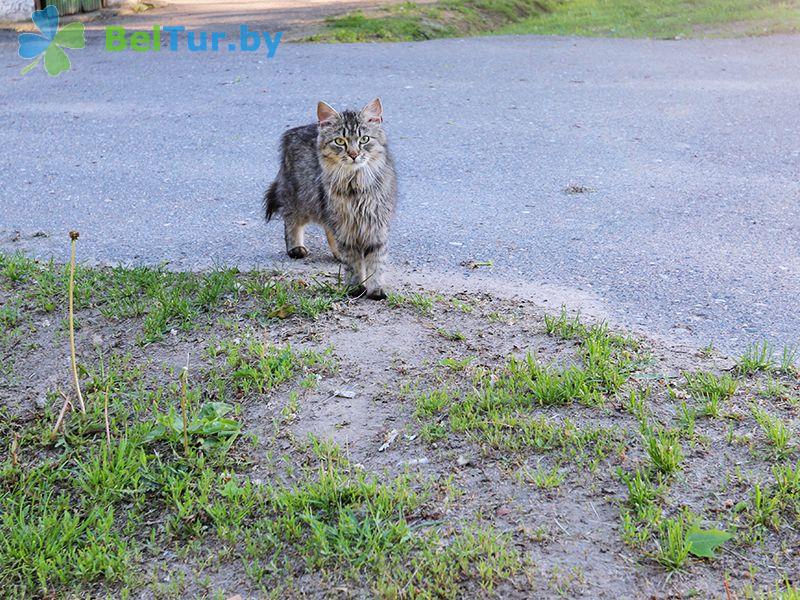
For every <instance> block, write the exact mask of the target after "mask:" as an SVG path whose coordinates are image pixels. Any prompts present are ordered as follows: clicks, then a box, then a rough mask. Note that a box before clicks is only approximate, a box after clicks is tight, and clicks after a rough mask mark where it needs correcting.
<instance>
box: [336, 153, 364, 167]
mask: <svg viewBox="0 0 800 600" xmlns="http://www.w3.org/2000/svg"><path fill="white" fill-rule="evenodd" d="M367 160H369V159H368V158H367V157H366V156H364V155H363V154H359V155H358V156H356V157H355V158H350V157H349V156H346V157H345V158H344V159H343V160H342V162H344V164H346V165H348V166H351V167H353V168H354V169H357V168H359V167H363V166H364V165H365V164H367Z"/></svg>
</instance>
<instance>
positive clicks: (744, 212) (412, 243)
mask: <svg viewBox="0 0 800 600" xmlns="http://www.w3.org/2000/svg"><path fill="white" fill-rule="evenodd" d="M70 56H71V57H72V59H73V70H72V71H69V72H67V73H65V74H63V75H61V76H60V77H58V78H49V77H47V76H46V75H45V74H44V72H43V71H42V70H41V68H40V69H37V70H35V71H33V72H31V73H29V74H28V75H26V76H24V77H21V76H19V71H20V69H21V68H22V66H24V62H23V61H22V60H21V59H19V58H18V57H17V56H16V36H13V35H11V34H10V33H2V34H0V81H1V82H2V83H0V141H2V144H0V181H2V186H0V250H3V251H13V250H14V249H22V250H25V251H27V252H30V253H33V254H35V255H38V256H45V257H47V256H55V257H56V258H57V259H59V260H64V259H66V252H67V244H66V241H65V240H66V237H65V236H66V232H67V231H68V230H69V229H79V230H80V231H81V239H82V242H81V253H82V256H83V257H84V258H89V259H91V260H95V261H100V262H124V263H159V262H162V261H170V264H171V265H172V266H174V267H191V268H196V267H204V266H208V265H209V264H211V263H212V262H218V263H224V264H235V265H239V266H242V267H252V266H269V265H272V264H275V263H276V262H280V263H283V260H284V256H283V248H282V235H281V225H280V223H271V224H270V225H265V224H264V223H263V222H262V219H261V209H260V198H261V193H262V190H263V189H264V187H265V186H266V185H267V184H268V182H269V181H270V179H271V178H272V177H273V175H274V174H275V170H276V164H277V154H276V153H277V139H278V136H279V134H280V133H281V132H282V131H283V130H284V129H285V128H287V127H289V126H294V125H298V124H301V123H305V122H309V121H310V120H311V119H312V115H313V112H314V106H315V104H316V101H317V100H318V99H325V100H326V101H328V102H330V103H331V104H333V105H334V106H341V105H342V104H347V105H355V106H358V105H361V104H363V103H365V102H366V101H367V100H369V99H370V98H371V97H373V96H374V95H377V94H380V95H381V96H382V98H383V102H384V107H385V111H386V127H387V129H388V130H389V133H390V137H391V140H392V143H393V147H394V151H395V154H396V157H397V162H398V166H399V172H400V180H401V202H400V207H399V212H398V215H397V219H396V223H395V228H394V232H393V242H392V256H393V262H394V264H395V265H396V267H397V268H398V269H399V270H401V271H402V270H409V271H411V270H412V269H422V270H426V271H429V272H441V273H444V274H447V275H448V276H457V277H465V278H469V277H473V276H474V273H475V271H471V270H469V269H467V268H465V267H463V266H462V265H461V263H462V262H464V261H469V260H478V261H484V260H491V261H493V267H492V268H491V269H490V270H486V269H481V270H480V272H481V273H482V274H483V275H488V276H490V277H492V278H495V279H497V280H499V281H501V282H502V283H503V284H504V285H507V286H508V287H509V288H512V289H513V287H514V286H515V285H518V284H523V283H529V282H535V283H545V284H556V285H559V286H563V287H566V288H569V289H575V290H581V293H584V294H585V293H589V294H592V295H594V296H596V297H599V298H600V299H602V301H603V302H604V303H605V305H606V307H607V309H608V310H609V312H610V313H611V314H612V315H613V316H614V317H615V318H616V319H618V320H620V321H622V322H624V323H628V324H630V325H633V326H636V327H640V328H644V329H647V330H650V331H652V332H653V333H655V334H660V335H665V336H676V337H682V338H688V339H689V340H690V341H691V342H692V343H694V344H696V345H697V346H703V345H705V344H707V343H709V342H712V341H713V342H714V343H715V344H716V345H717V346H718V347H721V348H724V349H726V350H729V351H736V350H738V349H741V348H742V347H743V346H744V345H746V344H747V343H748V342H750V341H752V340H754V339H759V338H762V337H764V338H768V339H770V340H772V341H773V342H775V343H777V344H779V345H780V344H785V343H790V344H794V343H797V342H798V341H800V314H799V313H798V297H799V295H798V294H799V293H800V214H799V213H798V199H799V198H800V183H799V182H798V165H799V163H800V141H799V140H798V132H800V127H799V125H800V94H799V93H798V92H800V89H799V87H800V86H799V85H798V84H800V37H770V38H757V39H736V40H707V41H701V40H691V41H689V40H686V41H648V40H606V39H565V38H546V37H545V38H543V37H491V38H489V37H487V38H475V39H468V40H442V41H433V42H425V43H415V44H357V45H304V44H287V45H282V46H281V47H280V48H279V49H278V51H277V54H276V56H275V58H274V59H272V60H267V59H265V58H264V56H262V55H261V54H259V55H251V54H243V53H218V54H213V53H188V52H186V51H182V52H178V53H172V52H164V51H162V52H160V53H141V54H135V53H130V52H125V53H116V54H110V53H107V52H105V51H104V50H103V49H102V41H101V39H100V38H97V37H91V38H90V40H89V42H88V44H87V48H86V49H84V50H75V51H70ZM570 185H579V186H584V187H585V188H588V191H586V192H585V193H577V194H569V193H565V191H564V190H565V188H567V187H568V186H570ZM38 232H42V233H44V234H46V237H44V236H41V235H37V234H38ZM311 249H312V253H317V254H319V253H322V252H324V251H325V249H324V241H323V238H322V237H321V236H319V235H316V236H314V237H313V238H312V242H311ZM331 268H333V267H331ZM577 294H578V292H577V291H576V295H577Z"/></svg>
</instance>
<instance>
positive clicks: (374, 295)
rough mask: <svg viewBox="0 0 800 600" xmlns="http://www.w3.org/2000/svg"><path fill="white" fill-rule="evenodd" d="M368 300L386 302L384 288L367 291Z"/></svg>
mask: <svg viewBox="0 0 800 600" xmlns="http://www.w3.org/2000/svg"><path fill="white" fill-rule="evenodd" d="M367 298H369V299H370V300H386V292H384V291H383V288H375V289H374V290H369V291H367Z"/></svg>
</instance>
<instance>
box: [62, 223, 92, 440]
mask: <svg viewBox="0 0 800 600" xmlns="http://www.w3.org/2000/svg"><path fill="white" fill-rule="evenodd" d="M79 235H80V234H79V233H78V232H77V231H70V232H69V239H70V246H71V248H70V259H69V351H70V356H71V358H72V378H73V380H74V382H75V393H76V394H77V395H78V404H79V406H80V409H81V412H82V413H83V414H86V405H85V404H84V403H83V394H81V384H80V382H79V381H78V363H77V361H76V360H75V319H74V315H73V297H74V295H75V246H76V242H77V240H78V236H79ZM61 412H62V414H63V412H64V411H63V410H62V411H61ZM56 429H57V428H56Z"/></svg>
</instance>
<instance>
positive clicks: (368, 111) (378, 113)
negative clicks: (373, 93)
mask: <svg viewBox="0 0 800 600" xmlns="http://www.w3.org/2000/svg"><path fill="white" fill-rule="evenodd" d="M361 114H362V115H363V116H364V118H365V119H366V120H367V121H368V122H370V123H382V122H383V106H381V99H380V98H375V100H373V101H372V102H370V103H369V104H367V105H366V106H365V107H364V108H362V109H361Z"/></svg>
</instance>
